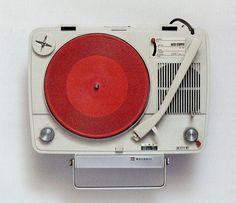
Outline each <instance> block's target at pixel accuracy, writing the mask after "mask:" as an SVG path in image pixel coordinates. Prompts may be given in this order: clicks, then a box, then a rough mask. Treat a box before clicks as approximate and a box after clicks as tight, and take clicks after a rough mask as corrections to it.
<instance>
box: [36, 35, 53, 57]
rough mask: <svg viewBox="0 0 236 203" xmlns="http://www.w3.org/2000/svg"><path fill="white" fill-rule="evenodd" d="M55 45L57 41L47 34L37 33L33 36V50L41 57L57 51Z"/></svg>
mask: <svg viewBox="0 0 236 203" xmlns="http://www.w3.org/2000/svg"><path fill="white" fill-rule="evenodd" d="M55 45H56V42H55V40H54V39H53V38H52V37H51V36H50V35H49V34H47V33H37V34H35V35H34V36H33V39H32V47H33V50H34V51H35V53H36V54H38V55H40V56H47V55H49V54H51V53H52V52H53V51H54V49H55Z"/></svg>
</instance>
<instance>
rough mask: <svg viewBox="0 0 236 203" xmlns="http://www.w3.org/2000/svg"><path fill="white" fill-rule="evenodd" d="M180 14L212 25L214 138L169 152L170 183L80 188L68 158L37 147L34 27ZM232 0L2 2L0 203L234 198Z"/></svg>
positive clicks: (136, 22)
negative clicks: (199, 148)
mask: <svg viewBox="0 0 236 203" xmlns="http://www.w3.org/2000/svg"><path fill="white" fill-rule="evenodd" d="M175 17H182V18H184V19H186V20H188V21H189V22H190V23H191V24H192V25H193V26H195V27H201V28H204V29H206V30H207V32H208V34H209V38H210V46H211V55H210V57H211V102H210V121H209V133H208V134H209V137H208V141H207V145H206V148H205V150H204V151H203V152H202V153H201V154H198V155H189V156H187V155H186V156H172V157H171V166H170V167H169V168H168V184H167V186H166V187H165V188H164V189H162V190H150V191H148V190H147V191H140V190H139V191H76V190H74V189H73V187H72V173H71V168H70V167H69V166H68V164H67V161H68V160H69V158H70V156H55V155H40V154H37V153H36V152H34V151H33V150H32V147H31V140H30V130H29V118H28V108H27V106H28V100H27V60H28V55H27V49H28V36H29V33H30V32H31V30H32V29H34V28H36V27H40V26H41V27H42V26H56V25H58V24H63V23H65V24H66V23H75V24H78V25H81V26H103V25H133V26H142V25H150V26H151V25H155V26H156V25H159V24H161V23H168V22H169V21H170V20H171V19H173V18H175ZM235 61H236V1H235V0H218V1H216V0H197V1H190V0H179V1H171V0H149V1H148V0H140V1H137V0H136V1H135V0H114V1H112V0H110V1H109V0H100V1H98V0H97V1H92V0H84V1H81V0H51V1H49V0H37V1H33V0H19V1H17V0H15V1H14V0H0V132H1V133H0V202H3V203H8V202H24V203H28V202H30V203H31V202H34V203H38V202H39V203H41V202H43V203H54V202H57V203H62V202H80V203H81V202H83V203H86V202H96V203H105V202H109V203H110V202H111V203H118V202H119V203H122V202H128V203H129V202H131V203H132V202H135V203H139V202H148V203H154V202H165V203H169V202H170V203H173V202H176V203H179V202H181V203H184V202H192V203H194V202H227V203H231V202H232V203H233V202H236V170H235V168H236V158H235V155H236V62H235Z"/></svg>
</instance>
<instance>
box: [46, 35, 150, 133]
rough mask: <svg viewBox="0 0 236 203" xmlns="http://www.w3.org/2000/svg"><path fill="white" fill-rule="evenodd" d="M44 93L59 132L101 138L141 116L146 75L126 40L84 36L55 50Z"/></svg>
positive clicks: (141, 63)
mask: <svg viewBox="0 0 236 203" xmlns="http://www.w3.org/2000/svg"><path fill="white" fill-rule="evenodd" d="M44 91H45V98H46V102H47V105H48V108H49V110H50V112H51V113H52V115H53V116H54V117H55V119H56V120H57V121H58V122H59V123H60V124H61V125H62V126H63V127H64V128H66V129H67V130H69V131H71V132H72V133H74V134H76V135H80V136H83V137H88V138H107V137H111V136H115V135H117V134H120V133H122V132H124V131H125V130H127V129H128V128H130V127H131V126H132V125H134V123H135V122H136V121H137V120H138V119H139V118H140V116H141V115H142V114H143V112H144V110H145V107H146V105H147V101H148V95H149V75H148V71H147V69H146V66H145V63H144V61H143V60H142V58H141V57H140V55H139V54H138V53H137V51H136V50H135V49H134V48H133V47H132V46H131V45H129V44H128V43H127V42H125V41H123V40H121V39H119V38H117V37H114V36H111V35H107V34H87V35H83V36H79V37H76V38H74V39H72V40H71V41H69V42H67V43H66V44H65V45H64V46H62V47H61V48H60V49H59V50H58V51H57V52H56V54H55V55H54V56H53V58H52V59H51V61H50V63H49V65H48V67H47V71H46V75H45V81H44Z"/></svg>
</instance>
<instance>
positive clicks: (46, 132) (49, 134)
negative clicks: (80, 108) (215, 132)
mask: <svg viewBox="0 0 236 203" xmlns="http://www.w3.org/2000/svg"><path fill="white" fill-rule="evenodd" d="M54 136H55V133H54V130H53V129H52V128H50V127H45V128H43V129H42V130H41V132H40V136H39V138H40V140H41V141H43V142H45V143H48V142H51V141H52V140H53V139H54Z"/></svg>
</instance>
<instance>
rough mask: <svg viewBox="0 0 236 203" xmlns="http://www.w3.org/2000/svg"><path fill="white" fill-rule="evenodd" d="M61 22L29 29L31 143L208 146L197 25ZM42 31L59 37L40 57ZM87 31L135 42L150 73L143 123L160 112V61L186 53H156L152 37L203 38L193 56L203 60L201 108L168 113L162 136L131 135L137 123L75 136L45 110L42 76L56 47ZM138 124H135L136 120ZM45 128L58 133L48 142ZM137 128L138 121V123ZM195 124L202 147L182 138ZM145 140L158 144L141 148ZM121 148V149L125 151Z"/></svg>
mask: <svg viewBox="0 0 236 203" xmlns="http://www.w3.org/2000/svg"><path fill="white" fill-rule="evenodd" d="M60 28H61V27H60V26H59V27H55V28H39V29H36V30H34V31H33V32H32V33H31V36H30V41H29V78H28V79H29V105H30V106H29V109H30V125H31V136H32V144H33V147H34V149H35V150H36V151H37V152H39V153H51V154H66V153H67V154H68V153H69V154H117V153H123V154H179V153H184V154H186V153H196V152H200V151H201V150H202V149H203V147H204V145H205V140H206V139H205V138H206V134H207V109H208V108H207V104H208V92H209V88H208V86H209V85H208V83H209V80H208V71H209V64H208V47H207V45H208V42H207V36H206V33H205V32H204V31H203V30H201V29H195V35H191V34H190V33H189V31H188V29H186V28H182V27H178V30H177V31H162V29H161V28H162V27H161V26H160V27H155V28H132V27H121V28H120V27H119V28H117V27H101V28H82V27H78V26H76V31H61V29H60ZM38 33H46V34H47V35H50V36H51V37H52V38H53V39H54V40H55V43H56V45H55V50H54V52H53V53H51V54H50V55H47V56H39V55H37V54H36V53H35V52H34V50H33V49H32V39H33V37H34V35H36V34H38ZM89 33H106V34H110V35H113V36H116V37H118V38H121V39H123V40H125V41H126V42H128V43H129V44H130V45H131V46H133V47H134V48H135V49H136V50H137V51H138V53H139V54H140V56H141V57H142V58H143V60H144V62H145V64H146V67H147V69H148V72H149V76H150V95H149V101H148V105H147V108H146V110H145V112H144V115H143V117H142V118H140V121H139V122H140V123H142V122H143V121H145V120H146V119H148V118H150V117H151V116H152V115H154V114H155V113H156V112H157V102H158V101H157V71H158V66H157V63H180V62H182V60H183V57H182V56H166V57H157V56H155V57H153V56H152V51H153V45H152V44H151V42H150V39H151V38H153V37H154V38H157V37H158V38H162V37H165V38H168V37H169V38H172V37H175V38H184V39H185V42H186V46H189V44H190V43H191V41H192V40H193V38H198V39H199V40H200V41H201V46H200V47H199V49H198V53H197V55H196V57H195V58H194V62H199V63H200V64H201V69H200V70H201V95H200V96H201V101H200V102H201V113H200V114H198V115H195V116H194V117H192V116H191V115H187V114H173V115H166V114H165V115H164V116H163V117H162V119H161V121H160V122H159V124H158V135H157V136H156V135H153V134H152V132H149V135H148V136H146V137H145V139H143V140H142V141H140V142H138V143H136V142H134V141H133V140H132V139H131V137H132V135H133V128H130V129H129V130H128V131H127V132H125V133H123V134H121V135H118V136H116V137H113V138H110V139H102V140H92V139H85V138H82V137H80V136H78V135H74V134H72V133H70V132H68V131H67V130H65V129H64V128H63V127H62V126H61V125H60V124H59V123H58V122H57V121H56V119H55V118H54V117H53V116H52V115H51V113H50V112H49V111H48V109H47V105H46V101H45V98H44V89H43V86H44V76H45V72H46V69H47V65H48V63H49V62H50V60H51V59H52V57H53V55H54V54H55V53H56V51H57V50H59V49H60V47H62V46H63V45H64V44H65V43H66V42H68V41H70V40H71V39H73V38H75V37H78V36H81V35H84V34H89ZM136 125H137V123H136ZM44 127H51V128H52V129H53V130H54V131H55V138H54V140H53V141H52V142H50V143H47V144H45V143H43V142H41V141H40V139H39V135H40V131H41V129H43V128H44ZM134 127H135V126H134ZM189 127H194V128H196V129H197V130H198V132H199V140H200V141H201V143H202V145H201V147H197V146H196V144H195V143H187V142H186V141H185V140H184V138H183V133H184V131H185V130H186V129H187V128H189ZM142 144H154V145H157V146H158V150H155V151H143V150H141V145H142ZM117 149H122V150H121V151H120V150H118V151H117Z"/></svg>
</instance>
